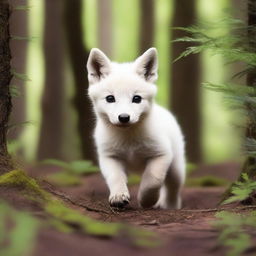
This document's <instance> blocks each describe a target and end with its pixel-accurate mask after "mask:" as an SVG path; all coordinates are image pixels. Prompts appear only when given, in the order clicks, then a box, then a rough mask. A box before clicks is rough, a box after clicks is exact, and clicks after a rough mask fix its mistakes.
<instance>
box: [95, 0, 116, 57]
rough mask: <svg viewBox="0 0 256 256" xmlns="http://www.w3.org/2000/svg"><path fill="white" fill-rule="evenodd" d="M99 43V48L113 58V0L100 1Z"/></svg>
mask: <svg viewBox="0 0 256 256" xmlns="http://www.w3.org/2000/svg"><path fill="white" fill-rule="evenodd" d="M98 21H99V24H98V33H99V34H98V42H99V48H100V49H101V50H102V51H103V52H104V53H106V54H107V56H109V57H111V56H112V45H113V44H112V38H113V33H112V0H104V1H102V0H98Z"/></svg>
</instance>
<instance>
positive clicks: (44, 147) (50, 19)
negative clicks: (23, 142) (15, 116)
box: [38, 0, 73, 160]
mask: <svg viewBox="0 0 256 256" xmlns="http://www.w3.org/2000/svg"><path fill="white" fill-rule="evenodd" d="M72 2H73V1H72ZM44 54H45V64H44V67H45V83H44V92H43V96H42V103H41V106H42V123H41V131H40V138H39V144H38V159H39V160H41V159H45V158H49V157H50V158H58V159H61V158H63V155H62V139H63V107H64V95H65V93H64V86H63V85H64V79H63V74H64V70H63V68H64V65H63V64H64V52H63V31H62V0H54V1H52V0H45V24H44Z"/></svg>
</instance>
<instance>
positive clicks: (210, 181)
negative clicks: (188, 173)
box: [186, 175, 229, 187]
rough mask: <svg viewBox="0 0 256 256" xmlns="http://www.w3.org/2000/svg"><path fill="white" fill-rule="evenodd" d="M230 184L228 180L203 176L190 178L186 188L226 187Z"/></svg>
mask: <svg viewBox="0 0 256 256" xmlns="http://www.w3.org/2000/svg"><path fill="white" fill-rule="evenodd" d="M228 184H229V181H228V180H225V179H222V178H218V177H214V176H211V175H208V176H203V177H200V178H188V179H187V181H186V186H188V187H218V186H226V185H228Z"/></svg>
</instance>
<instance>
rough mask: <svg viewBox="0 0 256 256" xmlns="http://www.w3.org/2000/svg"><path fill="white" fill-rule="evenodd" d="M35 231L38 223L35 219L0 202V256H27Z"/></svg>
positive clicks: (33, 241) (32, 244) (32, 243)
mask: <svg viewBox="0 0 256 256" xmlns="http://www.w3.org/2000/svg"><path fill="white" fill-rule="evenodd" d="M8 224H12V225H11V226H10V225H8ZM28 230H29V232H28ZM37 230H38V221H37V220H36V219H35V218H33V217H32V216H30V215H29V214H28V213H26V212H22V211H16V210H14V209H13V208H11V207H10V206H8V205H7V204H6V203H4V202H0V244H1V246H0V255H1V256H26V255H29V253H30V252H31V250H32V249H33V246H34V244H35V238H36V234H37Z"/></svg>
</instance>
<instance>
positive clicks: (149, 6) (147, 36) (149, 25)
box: [140, 0, 155, 53]
mask: <svg viewBox="0 0 256 256" xmlns="http://www.w3.org/2000/svg"><path fill="white" fill-rule="evenodd" d="M154 3H155V0H140V52H141V53H143V52H145V51H146V50H147V49H148V48H150V47H152V46H153V43H154V31H155V22H154V21H155V13H154V9H155V8H154V7H155V5H154Z"/></svg>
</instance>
